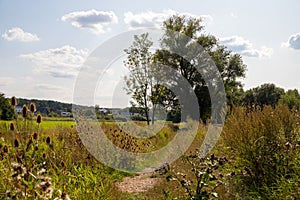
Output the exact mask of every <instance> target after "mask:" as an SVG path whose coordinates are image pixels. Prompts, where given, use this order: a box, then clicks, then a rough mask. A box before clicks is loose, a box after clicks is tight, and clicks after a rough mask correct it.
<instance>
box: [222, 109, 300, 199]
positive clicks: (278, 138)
mask: <svg viewBox="0 0 300 200" xmlns="http://www.w3.org/2000/svg"><path fill="white" fill-rule="evenodd" d="M223 138H224V142H225V144H226V145H227V146H229V147H230V149H231V150H232V153H233V155H234V156H235V157H236V158H235V160H236V165H237V167H238V168H239V169H240V170H241V173H240V174H239V175H238V179H239V181H241V182H242V185H243V189H245V191H246V192H247V193H248V194H249V193H250V192H254V193H255V194H257V195H258V196H260V197H264V198H269V197H270V195H274V193H275V194H281V192H280V188H287V187H291V185H284V183H283V182H285V183H286V184H289V183H290V182H294V181H292V180H291V179H292V178H293V177H294V176H295V175H296V174H297V173H299V168H298V164H296V163H298V162H299V158H300V157H299V145H300V143H299V142H300V141H299V115H298V114H297V113H296V112H292V111H290V110H289V108H288V107H287V106H283V105H279V106H277V107H276V108H274V109H273V108H271V107H264V109H263V110H255V111H253V112H247V111H246V109H244V108H240V107H239V108H235V109H234V113H233V114H232V115H231V116H229V117H228V120H227V123H226V125H225V127H224V134H223ZM283 180H285V181H283ZM296 188H297V187H295V186H292V190H294V191H295V190H296Z"/></svg>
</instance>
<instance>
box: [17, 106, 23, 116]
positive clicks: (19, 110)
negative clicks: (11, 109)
mask: <svg viewBox="0 0 300 200" xmlns="http://www.w3.org/2000/svg"><path fill="white" fill-rule="evenodd" d="M16 112H17V113H18V114H20V113H22V107H21V106H16Z"/></svg>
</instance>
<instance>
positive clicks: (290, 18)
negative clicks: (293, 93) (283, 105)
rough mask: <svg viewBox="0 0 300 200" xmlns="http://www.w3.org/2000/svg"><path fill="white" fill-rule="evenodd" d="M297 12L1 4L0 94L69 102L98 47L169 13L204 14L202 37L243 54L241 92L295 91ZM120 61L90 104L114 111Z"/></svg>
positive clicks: (251, 5) (218, 4) (73, 2)
mask: <svg viewBox="0 0 300 200" xmlns="http://www.w3.org/2000/svg"><path fill="white" fill-rule="evenodd" d="M299 10H300V3H299V1H296V0H287V1H279V0H277V1H274V0H273V1H271V0H265V1H259V0H254V1H253V0H252V1H248V0H245V1H238V0H227V1H220V0H210V1H203V0H197V1H196V0H185V1H180V0H172V1H169V0H165V1H161V0H160V1H158V0H151V1H140V0H127V1H114V0H112V1H100V0H97V1H96V0H86V1H78V0H60V1H57V0H52V1H33V0H27V1H21V0H19V1H17V0H0V68H1V71H0V92H2V93H4V94H5V95H6V96H8V97H10V96H16V97H22V98H30V99H31V98H37V99H51V100H57V101H62V102H70V103H72V102H73V91H74V86H75V83H76V78H77V76H78V73H79V71H80V67H81V65H82V64H83V63H84V62H85V60H86V59H87V58H88V56H89V55H91V54H92V52H93V51H94V50H95V49H97V47H99V46H100V45H101V44H103V43H104V42H105V41H107V40H109V39H111V38H113V37H114V36H116V35H118V34H120V33H123V32H126V31H129V30H135V29H138V28H160V26H161V23H162V21H163V20H164V19H166V18H167V17H168V16H170V15H172V14H175V13H177V14H184V15H187V16H197V17H202V18H203V20H204V24H205V30H204V33H206V34H211V35H214V36H216V37H217V38H218V39H219V42H220V43H221V44H223V45H225V46H227V47H228V49H230V50H232V51H233V52H236V53H239V54H240V55H242V58H243V61H244V63H245V64H246V65H247V72H246V78H245V79H243V80H242V83H243V84H244V88H245V89H249V88H252V87H257V86H259V85H261V84H263V83H275V84H276V85H277V86H279V87H282V88H284V89H286V90H287V89H294V88H296V89H298V90H299V89H300V79H299V78H298V75H299V72H300V66H299V63H300V26H299V25H297V19H300V12H299ZM118 63H119V64H118ZM120 63H121V62H115V64H114V65H113V67H112V68H111V70H108V71H107V73H106V74H107V75H106V77H105V79H103V82H102V83H101V82H100V83H98V84H99V85H98V87H97V88H98V89H97V91H95V93H97V95H95V96H97V98H96V100H95V104H98V105H100V106H103V107H111V106H112V105H111V101H112V100H111V98H112V95H113V91H114V89H115V87H116V84H117V83H118V81H119V79H120V77H121V76H122V73H126V69H124V66H122V65H121V64H120ZM104 80H105V81H104ZM108 82H109V84H106V83H108ZM114 106H118V105H114Z"/></svg>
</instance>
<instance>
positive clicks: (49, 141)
mask: <svg viewBox="0 0 300 200" xmlns="http://www.w3.org/2000/svg"><path fill="white" fill-rule="evenodd" d="M46 143H47V144H50V143H51V138H50V137H49V136H48V137H47V138H46Z"/></svg>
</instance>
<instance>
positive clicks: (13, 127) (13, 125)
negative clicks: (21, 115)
mask: <svg viewBox="0 0 300 200" xmlns="http://www.w3.org/2000/svg"><path fill="white" fill-rule="evenodd" d="M9 129H10V130H11V131H14V130H16V126H15V124H14V123H12V122H11V123H10V126H9Z"/></svg>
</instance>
